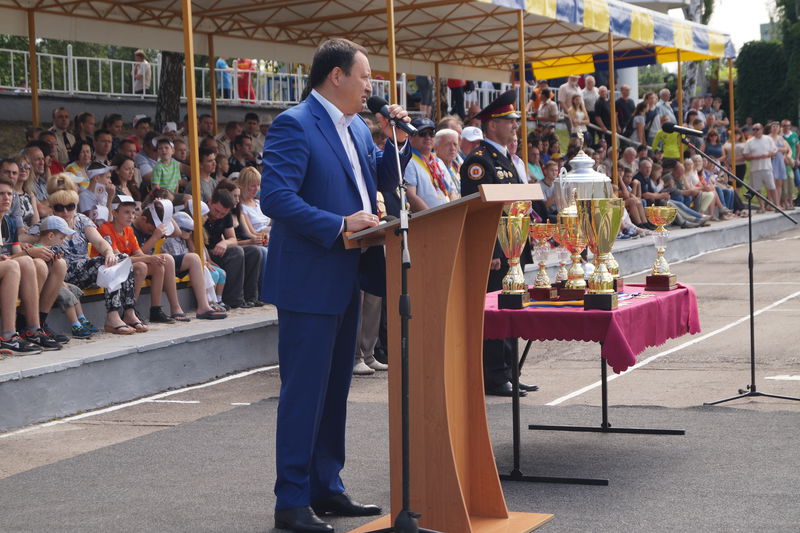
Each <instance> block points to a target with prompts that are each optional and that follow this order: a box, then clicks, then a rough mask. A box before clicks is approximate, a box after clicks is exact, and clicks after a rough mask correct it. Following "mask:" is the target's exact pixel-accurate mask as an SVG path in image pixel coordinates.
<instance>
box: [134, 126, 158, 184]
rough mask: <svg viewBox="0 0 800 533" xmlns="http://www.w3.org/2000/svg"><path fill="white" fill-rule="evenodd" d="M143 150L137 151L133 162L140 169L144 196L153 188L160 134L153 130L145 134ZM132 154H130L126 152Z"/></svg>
mask: <svg viewBox="0 0 800 533" xmlns="http://www.w3.org/2000/svg"><path fill="white" fill-rule="evenodd" d="M143 143H144V144H143V145H142V150H141V151H140V152H137V153H136V154H135V155H134V157H133V162H134V163H135V164H136V167H137V168H138V169H139V172H140V173H141V176H142V184H141V193H142V197H145V196H147V195H148V194H150V189H152V178H153V169H155V168H156V164H157V163H158V148H157V146H156V145H157V143H158V134H157V133H155V132H153V131H151V132H148V133H147V134H146V135H145V136H144V141H143ZM126 155H130V154H126Z"/></svg>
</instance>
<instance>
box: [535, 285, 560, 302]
mask: <svg viewBox="0 0 800 533" xmlns="http://www.w3.org/2000/svg"><path fill="white" fill-rule="evenodd" d="M528 294H529V295H530V297H531V300H534V301H538V302H549V301H552V300H558V289H557V288H556V287H531V288H530V289H528Z"/></svg>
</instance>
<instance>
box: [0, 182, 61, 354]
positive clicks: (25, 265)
mask: <svg viewBox="0 0 800 533" xmlns="http://www.w3.org/2000/svg"><path fill="white" fill-rule="evenodd" d="M13 196H14V184H13V183H11V180H9V179H8V178H6V177H0V222H1V223H2V224H0V226H2V241H0V243H2V244H0V256H2V257H4V258H5V259H3V260H2V261H0V262H6V261H13V262H14V263H16V264H17V267H16V272H18V274H19V278H18V284H19V292H18V297H19V299H20V301H21V302H22V310H23V317H24V319H25V330H24V331H23V332H22V335H21V339H20V338H19V337H20V336H18V335H17V332H16V331H14V330H12V329H11V326H12V325H13V324H14V322H13V321H11V322H8V323H6V322H4V323H3V332H2V334H0V336H2V347H3V348H4V349H12V350H13V347H12V345H13V344H14V343H15V342H17V341H18V340H19V341H20V342H21V341H24V342H26V343H33V344H35V345H37V346H38V348H41V349H42V350H60V349H61V343H59V342H58V341H56V340H55V339H54V338H53V335H51V334H50V333H48V332H46V331H45V330H44V329H43V328H42V325H41V323H40V321H42V320H43V317H42V316H40V314H39V311H40V304H41V305H42V307H41V311H42V312H43V313H44V318H46V317H47V313H48V312H49V311H50V308H51V307H52V306H53V303H54V302H55V299H56V295H57V294H58V288H59V287H60V286H61V284H62V283H63V282H64V273H65V264H64V261H63V260H62V259H59V258H57V257H56V256H55V254H54V253H53V251H52V250H49V249H44V248H32V247H26V248H25V249H24V250H23V248H22V246H21V245H20V242H19V236H18V233H17V226H16V224H15V223H14V219H13V218H11V216H9V212H10V209H11V199H12V198H13ZM47 263H50V264H51V267H50V268H48V264H47ZM12 269H13V267H12ZM14 300H15V301H14V302H13V303H12V305H11V307H12V309H16V298H14ZM15 329H16V328H15ZM19 346H20V349H19V350H17V353H21V354H25V353H31V350H29V349H25V347H26V344H24V343H22V344H19ZM28 348H30V347H29V346H28ZM36 350H37V349H36V348H34V349H33V351H36ZM39 351H41V350H39Z"/></svg>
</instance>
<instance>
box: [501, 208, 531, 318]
mask: <svg viewBox="0 0 800 533" xmlns="http://www.w3.org/2000/svg"><path fill="white" fill-rule="evenodd" d="M509 211H510V212H512V213H514V211H512V210H509ZM530 223H531V218H530V215H529V214H528V213H527V212H525V213H518V212H517V213H516V214H512V215H504V216H502V217H500V225H499V226H498V227H497V238H498V239H499V240H500V248H501V249H502V250H503V254H505V256H506V258H507V259H508V273H506V275H505V277H503V290H502V291H500V294H498V295H497V307H498V308H499V309H522V308H523V307H524V306H525V304H526V303H528V302H530V296H529V294H528V285H527V283H525V274H524V272H523V271H522V268H521V267H520V264H519V256H520V255H521V254H522V250H523V248H524V247H525V243H526V242H527V241H528V229H529V227H530Z"/></svg>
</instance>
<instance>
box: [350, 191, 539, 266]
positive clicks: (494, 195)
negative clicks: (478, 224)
mask: <svg viewBox="0 0 800 533" xmlns="http://www.w3.org/2000/svg"><path fill="white" fill-rule="evenodd" d="M478 190H479V192H476V193H473V194H470V195H469V196H464V197H463V198H459V199H458V200H455V201H453V202H447V203H444V204H441V205H437V206H436V207H431V208H430V209H426V210H424V211H419V212H417V213H412V214H410V215H409V217H408V219H409V223H411V221H412V220H416V219H419V218H421V217H425V216H431V215H433V214H435V213H438V212H440V211H442V210H445V209H457V208H458V206H460V205H463V204H466V203H470V202H473V203H474V204H476V205H482V204H492V203H497V202H502V203H506V202H515V201H518V200H543V199H544V194H543V193H542V188H541V186H540V185H539V184H538V183H513V184H505V185H501V184H488V185H479V186H478ZM478 199H480V201H478ZM399 225H400V220H399V219H398V220H392V221H391V222H381V223H380V224H378V225H377V226H375V227H372V228H367V229H364V230H361V231H354V232H349V231H348V232H345V233H344V247H345V248H346V249H348V250H351V249H353V248H364V247H367V246H380V245H382V244H384V242H385V238H386V232H387V231H390V230H391V231H395V229H396V228H397V227H398V226H399Z"/></svg>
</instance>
